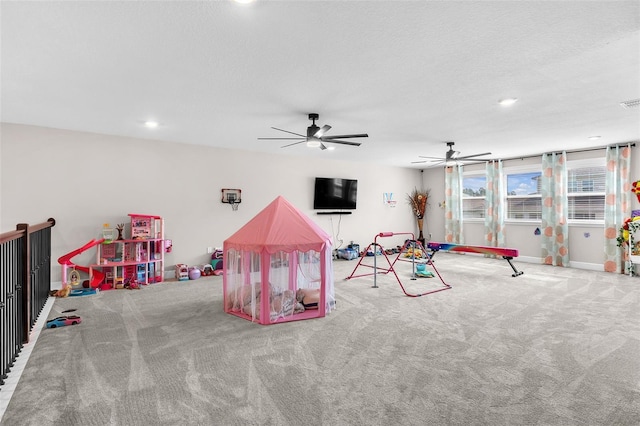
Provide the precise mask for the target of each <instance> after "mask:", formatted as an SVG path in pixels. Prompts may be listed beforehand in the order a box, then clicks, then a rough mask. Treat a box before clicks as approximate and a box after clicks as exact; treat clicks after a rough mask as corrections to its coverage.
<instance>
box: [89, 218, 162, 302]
mask: <svg viewBox="0 0 640 426" xmlns="http://www.w3.org/2000/svg"><path fill="white" fill-rule="evenodd" d="M129 216H130V217H131V231H130V235H132V236H133V237H134V238H132V239H122V240H113V241H110V242H109V243H107V244H99V245H98V246H97V252H96V262H95V263H94V264H93V265H89V275H90V276H93V271H94V270H99V271H101V272H102V273H104V275H105V279H104V281H103V283H102V284H101V285H100V289H101V290H108V289H112V288H116V289H119V288H124V287H125V286H126V285H127V284H128V283H131V282H135V283H138V284H143V285H146V284H151V283H158V282H162V281H163V280H164V251H165V244H164V239H163V237H164V221H163V220H162V218H161V217H159V216H149V215H137V214H130V215H129Z"/></svg>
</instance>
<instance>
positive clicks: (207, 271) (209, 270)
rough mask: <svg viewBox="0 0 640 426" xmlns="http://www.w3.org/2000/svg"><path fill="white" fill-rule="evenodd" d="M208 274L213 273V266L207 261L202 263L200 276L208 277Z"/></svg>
mask: <svg viewBox="0 0 640 426" xmlns="http://www.w3.org/2000/svg"><path fill="white" fill-rule="evenodd" d="M209 275H213V266H211V265H210V264H208V263H205V264H204V265H202V276H204V277H208V276H209Z"/></svg>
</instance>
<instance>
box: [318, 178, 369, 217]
mask: <svg viewBox="0 0 640 426" xmlns="http://www.w3.org/2000/svg"><path fill="white" fill-rule="evenodd" d="M357 196H358V181H357V180H355V179H341V178H323V177H317V178H316V182H315V188H314V193H313V208H314V209H315V210H355V208H356V200H357Z"/></svg>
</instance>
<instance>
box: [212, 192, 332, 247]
mask: <svg viewBox="0 0 640 426" xmlns="http://www.w3.org/2000/svg"><path fill="white" fill-rule="evenodd" d="M325 246H326V247H330V246H331V237H330V236H329V234H327V233H326V232H325V231H323V230H322V229H321V228H320V227H319V226H318V225H317V224H316V223H314V222H313V221H312V220H311V219H309V217H308V216H306V215H305V214H304V213H302V212H300V211H299V210H298V209H296V208H295V207H294V206H293V205H292V204H291V203H289V202H288V201H287V200H286V199H285V198H284V197H282V196H278V197H277V198H276V199H275V200H273V201H272V202H271V204H269V205H268V206H267V207H265V208H264V209H263V210H262V211H261V212H260V213H258V214H257V215H255V217H254V218H253V219H251V220H250V221H249V222H247V223H246V224H245V225H244V226H243V227H242V228H240V229H239V230H238V231H237V232H236V233H235V234H233V235H232V236H230V237H229V238H227V239H226V240H225V241H224V247H225V251H226V250H227V249H229V248H233V249H236V250H243V251H253V252H261V251H263V250H266V251H267V252H268V253H275V252H278V251H284V252H287V253H291V252H292V251H295V250H298V251H303V252H305V251H309V250H315V251H317V252H321V251H322V249H323V248H325Z"/></svg>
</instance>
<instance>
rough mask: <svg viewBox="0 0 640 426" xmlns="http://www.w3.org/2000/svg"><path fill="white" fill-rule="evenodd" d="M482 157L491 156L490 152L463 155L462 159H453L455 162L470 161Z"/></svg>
mask: <svg viewBox="0 0 640 426" xmlns="http://www.w3.org/2000/svg"><path fill="white" fill-rule="evenodd" d="M483 155H491V153H490V152H483V153H482V154H474V155H465V156H464V157H455V159H456V160H470V159H472V158H474V157H482V156H483Z"/></svg>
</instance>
